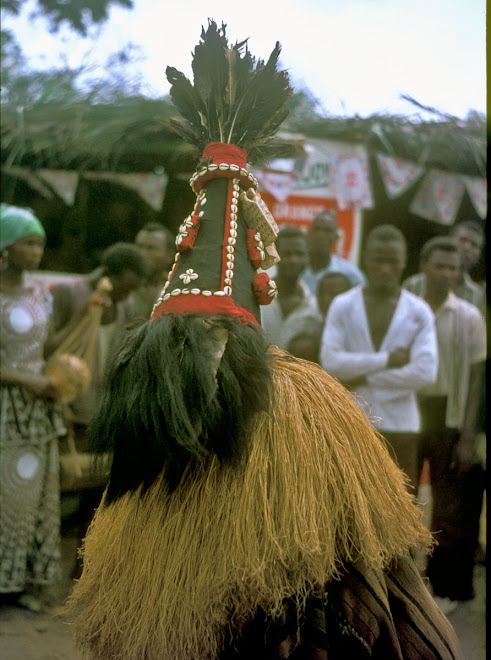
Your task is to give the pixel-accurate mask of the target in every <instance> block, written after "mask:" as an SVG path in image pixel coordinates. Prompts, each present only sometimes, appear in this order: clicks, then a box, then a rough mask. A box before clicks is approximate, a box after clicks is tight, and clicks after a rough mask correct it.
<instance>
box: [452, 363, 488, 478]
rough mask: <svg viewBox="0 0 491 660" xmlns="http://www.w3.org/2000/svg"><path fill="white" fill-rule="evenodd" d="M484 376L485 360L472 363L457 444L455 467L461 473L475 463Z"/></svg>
mask: <svg viewBox="0 0 491 660" xmlns="http://www.w3.org/2000/svg"><path fill="white" fill-rule="evenodd" d="M483 377H484V361H483V362H477V363H475V364H473V365H471V369H470V374H469V391H468V393H467V402H466V406H465V413H464V423H463V426H462V430H461V432H460V438H459V441H458V442H457V444H456V445H455V450H454V455H453V464H452V466H453V467H457V468H458V470H459V473H460V474H463V473H465V472H467V471H468V470H470V468H471V467H472V466H473V465H474V464H475V462H476V461H475V439H476V423H477V416H478V413H479V405H480V403H481V386H482V379H483Z"/></svg>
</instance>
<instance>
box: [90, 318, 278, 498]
mask: <svg viewBox="0 0 491 660" xmlns="http://www.w3.org/2000/svg"><path fill="white" fill-rule="evenodd" d="M204 318H205V317H203V316H201V315H193V314H167V315H163V316H161V317H158V318H156V319H154V320H152V321H147V322H145V323H143V324H142V325H140V326H139V327H137V328H135V329H133V330H132V331H130V332H129V333H128V336H127V337H126V340H125V341H124V343H123V345H122V346H121V347H120V349H119V351H118V352H117V353H116V355H115V356H114V357H113V358H112V359H111V360H110V362H109V363H108V365H107V368H106V373H105V382H104V390H103V395H102V398H101V401H100V403H99V406H98V409H97V411H96V414H95V416H94V418H93V420H92V422H91V424H90V427H89V436H90V438H91V441H92V445H93V447H94V450H95V451H96V452H106V451H114V459H113V465H112V470H111V478H110V483H109V487H108V492H107V496H106V503H110V502H112V501H114V500H115V499H117V498H118V497H121V496H122V495H123V494H124V493H125V492H127V491H129V490H136V489H137V488H138V487H139V486H140V484H143V490H146V489H147V488H148V487H149V486H150V485H151V484H152V483H153V482H154V481H155V479H156V478H157V477H158V475H159V474H160V473H161V472H162V470H163V469H164V467H165V473H164V475H165V479H166V481H167V484H168V487H169V489H170V490H173V489H175V488H176V487H177V485H178V484H179V482H180V481H181V478H182V476H183V473H184V471H185V470H186V468H187V467H188V466H189V465H190V466H191V467H192V466H193V465H196V464H198V463H199V462H200V461H201V460H203V459H204V458H205V457H206V456H207V455H209V454H210V453H214V454H216V455H217V456H218V458H219V459H220V461H223V462H224V463H234V462H237V461H240V460H241V459H243V458H244V457H245V456H246V455H247V449H248V441H247V428H248V423H249V421H250V419H251V418H252V417H253V416H254V415H255V414H257V413H258V412H260V411H264V410H269V407H270V403H271V398H272V391H273V388H272V375H271V371H270V367H269V359H268V357H267V354H266V352H267V348H268V344H267V343H266V341H265V340H264V339H263V337H262V335H261V332H260V331H259V329H258V328H256V327H255V326H253V325H248V326H245V325H242V324H241V323H239V322H238V321H236V320H235V319H232V318H230V317H225V316H222V317H206V318H207V320H208V322H209V323H211V324H212V325H216V326H220V327H223V328H225V329H226V330H227V331H228V341H227V344H226V348H225V352H224V354H223V357H222V359H221V361H220V366H219V369H218V372H217V376H216V379H217V382H218V388H217V387H216V384H215V381H214V377H213V368H212V355H211V350H210V331H209V329H207V328H206V326H205V324H204V322H203V320H204Z"/></svg>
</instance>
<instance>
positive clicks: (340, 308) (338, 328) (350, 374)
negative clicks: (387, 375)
mask: <svg viewBox="0 0 491 660" xmlns="http://www.w3.org/2000/svg"><path fill="white" fill-rule="evenodd" d="M347 314H348V310H347V309H346V308H345V306H344V305H342V304H340V303H339V298H338V299H336V298H335V299H334V300H333V302H332V303H331V306H330V308H329V311H328V313H327V319H326V324H325V326H324V331H323V334H322V340H321V351H320V358H321V366H322V368H323V369H325V370H326V371H327V372H329V373H330V374H332V375H333V376H336V378H339V380H340V381H341V382H343V383H346V384H352V383H353V382H354V381H355V379H356V382H357V383H358V382H359V379H360V378H361V377H364V376H367V375H368V374H370V373H373V372H375V371H379V370H380V369H384V368H385V367H386V366H387V364H388V360H389V354H388V353H387V352H386V351H381V352H379V353H372V352H364V351H363V352H362V351H357V352H352V351H350V350H348V348H347V337H348V333H350V332H353V328H350V327H349V321H348V320H347Z"/></svg>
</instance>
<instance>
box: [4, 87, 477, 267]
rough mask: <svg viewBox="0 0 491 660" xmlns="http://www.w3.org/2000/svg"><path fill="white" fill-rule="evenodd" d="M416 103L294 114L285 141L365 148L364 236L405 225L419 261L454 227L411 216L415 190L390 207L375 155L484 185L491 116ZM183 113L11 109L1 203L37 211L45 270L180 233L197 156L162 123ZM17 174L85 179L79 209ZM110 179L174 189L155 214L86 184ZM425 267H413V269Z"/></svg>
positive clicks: (164, 103)
mask: <svg viewBox="0 0 491 660" xmlns="http://www.w3.org/2000/svg"><path fill="white" fill-rule="evenodd" d="M408 100H409V101H411V109H412V110H413V114H412V115H408V116H406V117H390V116H380V115H374V116H371V117H368V118H360V117H351V118H344V117H327V118H316V117H312V116H310V117H309V118H305V117H299V116H298V115H296V114H293V115H291V116H290V118H289V119H288V120H287V122H286V123H285V125H284V130H285V131H286V133H282V134H281V135H280V139H281V140H282V141H283V144H285V145H287V146H288V147H289V148H290V150H291V151H292V152H295V151H297V152H298V151H299V150H300V151H301V149H302V144H304V143H305V142H308V140H309V138H322V139H328V140H336V141H341V142H346V143H358V144H361V145H363V146H364V147H365V149H366V150H367V152H368V154H369V156H370V168H371V180H372V187H373V196H374V201H375V206H374V209H372V210H366V211H365V212H364V233H365V232H366V231H367V230H368V229H370V228H371V227H372V226H373V225H374V224H378V223H381V222H387V221H390V222H394V223H395V224H398V225H401V227H402V228H403V230H404V232H405V234H406V236H407V237H408V241H409V244H410V252H411V249H412V251H413V252H414V251H415V250H416V248H417V247H418V246H419V245H420V244H421V241H422V240H424V239H426V238H430V237H431V236H432V235H434V234H436V233H444V232H445V231H448V228H445V227H441V226H438V225H436V226H435V223H431V222H428V221H426V220H424V219H422V218H418V217H414V216H412V215H411V214H410V212H409V210H408V208H409V200H410V199H411V197H412V195H414V190H408V191H407V192H406V193H405V194H404V195H402V196H401V197H400V198H398V199H397V200H390V199H388V198H387V195H386V194H385V190H384V187H383V184H382V181H381V178H380V172H379V170H378V168H377V167H376V164H375V160H374V159H375V154H376V153H385V154H388V155H392V156H394V157H399V158H403V159H407V160H409V161H413V162H415V163H418V164H419V165H422V166H423V167H425V168H437V169H440V170H444V171H448V172H454V173H460V174H465V175H468V176H475V177H485V176H486V130H485V120H484V117H482V116H481V115H478V114H477V113H475V114H473V115H470V116H469V117H468V118H467V119H466V120H459V119H456V118H453V117H449V116H442V115H441V114H438V113H437V112H436V111H432V110H431V109H427V108H423V107H421V106H419V105H418V104H417V103H416V102H414V101H413V100H412V99H408ZM174 114H175V111H174V108H173V106H172V104H171V102H170V100H169V99H168V98H164V99H158V100H152V99H147V98H143V97H135V98H127V99H124V100H122V101H121V102H119V103H99V104H92V103H90V102H89V101H88V100H86V101H79V102H76V103H64V102H61V101H58V102H46V103H43V102H37V103H35V104H33V105H32V106H30V107H12V106H9V105H8V104H6V105H3V106H2V117H1V136H2V154H1V164H2V200H3V201H8V202H10V203H17V204H23V205H30V206H31V207H33V208H34V209H35V211H36V212H37V213H38V215H39V217H40V218H41V220H42V221H43V222H44V223H45V225H46V228H47V230H48V237H49V240H48V250H47V254H46V264H45V267H52V268H54V269H57V270H62V269H66V270H72V271H78V270H87V269H88V268H90V267H91V266H92V265H93V262H94V261H95V260H96V258H97V252H98V251H99V250H100V249H102V248H104V247H105V246H106V245H107V244H109V243H110V242H113V241H114V240H133V237H134V235H135V233H136V231H137V230H138V228H139V227H140V226H141V225H142V224H143V223H144V222H146V221H150V220H158V221H161V222H164V224H166V225H167V226H169V227H170V228H171V229H172V230H175V229H176V228H177V227H178V225H179V224H180V222H181V221H182V218H183V217H184V216H185V214H186V213H187V212H188V210H189V207H190V205H191V204H192V201H193V194H192V192H191V190H190V188H189V186H188V183H187V179H188V177H189V175H190V174H191V172H192V171H193V168H194V165H195V162H196V154H195V153H193V151H192V148H191V147H190V146H189V145H187V144H186V143H184V142H183V141H182V140H180V139H179V138H177V137H176V136H175V135H174V134H173V133H172V132H171V131H170V130H169V129H168V128H167V127H166V126H165V125H164V124H163V123H162V122H160V121H159V119H167V118H169V117H171V116H173V115H174ZM292 134H295V137H293V136H292ZM15 167H20V168H23V169H26V170H29V171H31V172H36V171H37V170H39V169H40V168H48V169H50V168H51V169H54V170H67V171H72V172H77V173H78V174H79V175H80V179H79V184H78V188H77V192H76V198H75V200H74V203H73V205H71V206H67V205H66V204H65V203H63V201H62V200H61V199H59V197H57V196H56V195H55V196H53V197H52V198H51V199H46V198H43V196H42V195H41V194H40V193H39V191H36V190H35V189H34V188H33V187H32V185H29V184H28V183H26V181H25V180H22V179H21V178H19V177H18V176H15V175H13V174H12V168H15ZM103 171H110V172H115V173H120V174H124V173H155V172H162V171H163V172H165V174H166V176H167V177H168V183H167V187H166V193H165V198H164V200H163V204H162V208H161V209H160V210H159V211H156V210H154V209H151V208H150V207H149V206H148V205H147V204H145V202H143V201H142V200H141V198H139V197H138V195H137V194H136V193H134V192H132V191H131V190H128V189H127V188H125V187H123V186H119V185H117V184H116V183H111V184H109V183H108V182H107V181H106V182H103V181H98V180H94V179H92V180H89V179H88V178H84V173H97V172H103ZM460 216H462V217H464V216H466V217H467V216H471V217H473V216H475V212H474V211H473V208H472V204H471V203H470V201H469V199H466V198H464V199H463V201H462V205H461V209H460V211H459V218H460ZM416 265H417V264H416V258H414V260H413V262H412V263H410V270H414V269H415V268H416Z"/></svg>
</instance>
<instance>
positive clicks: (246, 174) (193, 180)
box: [189, 163, 259, 189]
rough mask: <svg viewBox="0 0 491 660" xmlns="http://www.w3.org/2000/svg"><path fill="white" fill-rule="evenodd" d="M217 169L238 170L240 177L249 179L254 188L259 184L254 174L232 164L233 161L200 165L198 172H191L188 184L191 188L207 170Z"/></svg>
mask: <svg viewBox="0 0 491 660" xmlns="http://www.w3.org/2000/svg"><path fill="white" fill-rule="evenodd" d="M217 170H220V171H221V172H226V171H227V170H230V171H231V172H239V174H240V175H241V176H242V177H244V178H247V179H249V181H250V182H251V183H252V185H253V187H254V188H257V187H258V185H259V183H258V180H257V179H256V177H255V176H254V174H252V173H251V172H248V171H247V170H246V169H244V168H243V167H239V166H238V165H234V164H233V163H232V164H231V165H229V164H228V163H218V164H217V163H210V164H209V165H207V166H206V167H202V168H201V169H200V170H199V171H198V172H195V173H194V174H193V176H192V177H191V178H190V180H189V185H190V186H191V188H193V189H194V184H195V183H196V181H197V180H198V179H199V178H200V177H201V176H204V175H205V174H208V172H216V171H217Z"/></svg>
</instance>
